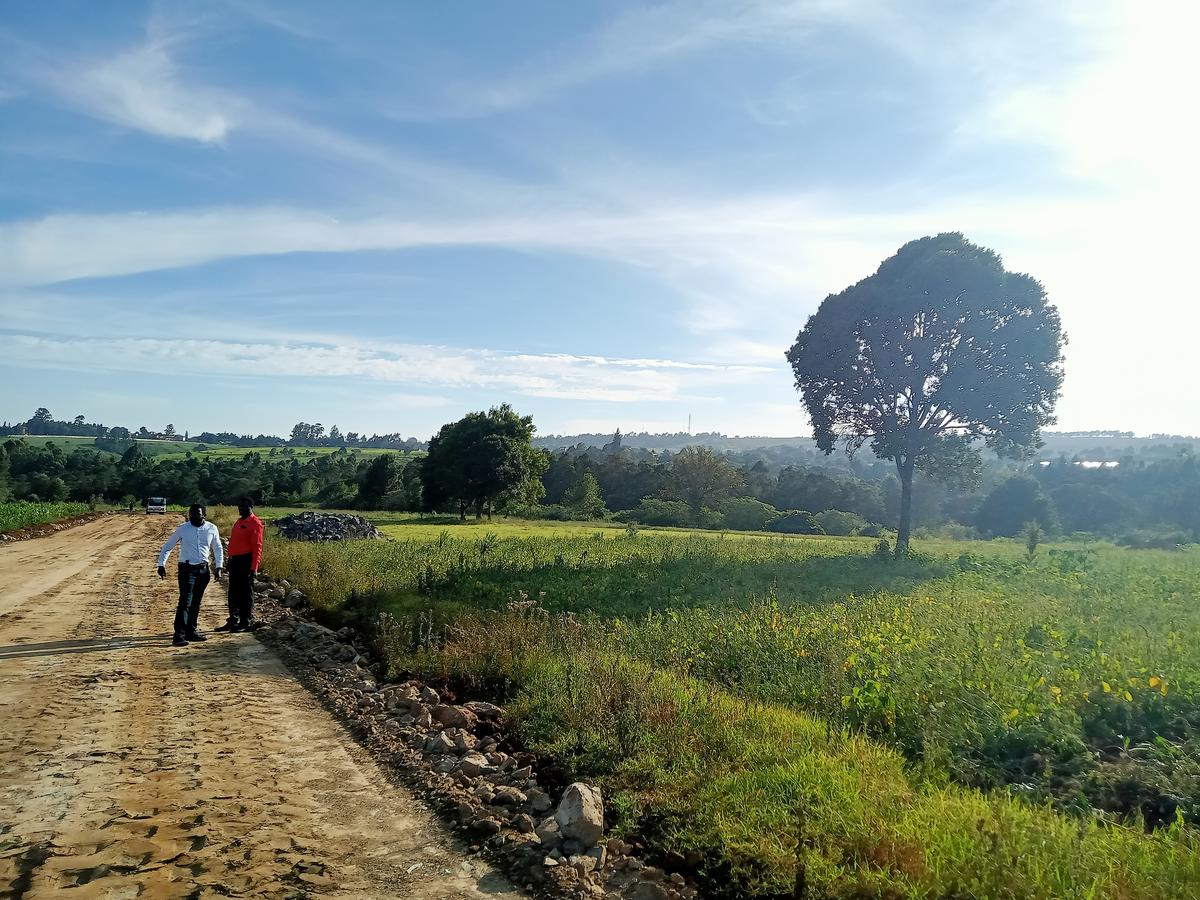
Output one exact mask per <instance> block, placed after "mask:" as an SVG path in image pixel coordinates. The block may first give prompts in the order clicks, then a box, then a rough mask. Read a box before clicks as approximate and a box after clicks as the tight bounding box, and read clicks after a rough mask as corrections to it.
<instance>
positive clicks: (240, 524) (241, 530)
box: [229, 513, 263, 572]
mask: <svg viewBox="0 0 1200 900" xmlns="http://www.w3.org/2000/svg"><path fill="white" fill-rule="evenodd" d="M262 541H263V523H262V519H260V518H259V517H258V516H256V515H255V514H254V513H250V515H248V516H246V518H244V519H238V520H237V521H236V522H234V523H233V530H232V531H231V532H230V533H229V555H230V556H241V555H242V554H243V553H253V554H254V561H253V562H252V563H251V564H250V568H251V569H253V570H254V571H255V572H257V571H258V564H259V563H260V562H262Z"/></svg>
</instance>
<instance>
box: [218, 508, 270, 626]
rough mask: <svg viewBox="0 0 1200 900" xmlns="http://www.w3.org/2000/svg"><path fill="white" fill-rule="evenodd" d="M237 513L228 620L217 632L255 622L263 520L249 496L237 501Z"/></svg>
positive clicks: (229, 564) (232, 537)
mask: <svg viewBox="0 0 1200 900" xmlns="http://www.w3.org/2000/svg"><path fill="white" fill-rule="evenodd" d="M238 514H239V515H240V516H241V518H240V519H238V520H237V521H236V522H234V523H233V530H232V531H231V532H230V534H229V559H228V561H227V562H226V569H225V571H226V572H228V574H229V620H228V621H227V622H226V623H225V624H224V625H222V626H220V627H219V628H216V629H215V630H216V631H249V630H250V629H251V628H252V627H253V626H254V625H255V624H256V623H255V622H254V618H253V614H254V576H255V575H257V574H258V564H259V563H260V562H262V546H263V523H262V519H260V518H259V517H258V516H256V515H255V514H254V504H253V503H251V502H250V498H249V497H243V498H242V499H241V500H239V501H238Z"/></svg>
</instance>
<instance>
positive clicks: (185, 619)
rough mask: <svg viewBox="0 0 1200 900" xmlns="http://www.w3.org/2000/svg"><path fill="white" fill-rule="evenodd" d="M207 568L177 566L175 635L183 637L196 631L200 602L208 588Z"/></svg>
mask: <svg viewBox="0 0 1200 900" xmlns="http://www.w3.org/2000/svg"><path fill="white" fill-rule="evenodd" d="M208 578H209V575H208V566H207V565H203V564H202V565H191V564H190V563H180V564H179V605H178V606H177V607H175V634H176V636H185V635H188V634H192V633H193V632H195V630H196V623H197V622H198V621H199V620H200V600H201V599H202V598H203V597H204V589H205V588H206V587H208Z"/></svg>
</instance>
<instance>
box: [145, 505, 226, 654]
mask: <svg viewBox="0 0 1200 900" xmlns="http://www.w3.org/2000/svg"><path fill="white" fill-rule="evenodd" d="M176 544H178V545H179V606H177V607H176V609H175V639H174V640H173V641H172V642H171V643H172V644H174V645H175V646H176V647H186V646H187V645H188V641H206V640H208V638H206V637H205V636H204V635H202V634H201V633H200V632H199V631H197V630H196V623H197V621H198V620H199V618H200V600H201V598H202V597H203V596H204V589H205V588H206V587H208V580H209V574H208V564H209V554H210V553H211V554H212V562H213V568H214V569H216V575H217V580H218V581H219V580H220V579H221V567H222V566H223V565H224V564H225V548H224V547H222V546H221V535H220V533H219V532H218V531H217V526H216V525H214V524H213V523H212V522H206V521H204V507H203V506H201V505H200V504H199V503H193V504H192V505H191V506H190V507H188V520H187V521H186V522H184V523H183V524H182V525H180V526H179V527H178V528H176V529H175V530H174V531H173V532H171V536H170V537H169V538H167V542H166V543H165V544H163V546H162V550H161V551H159V554H158V577H159V578H166V577H167V568H166V566H167V557H168V556H170V555H171V550H172V549H173V548H174V547H175V545H176Z"/></svg>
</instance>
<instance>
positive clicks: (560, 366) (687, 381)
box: [0, 333, 771, 406]
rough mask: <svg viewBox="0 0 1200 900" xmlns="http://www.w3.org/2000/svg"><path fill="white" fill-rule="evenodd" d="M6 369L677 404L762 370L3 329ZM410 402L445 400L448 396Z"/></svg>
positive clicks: (408, 347) (429, 348)
mask: <svg viewBox="0 0 1200 900" xmlns="http://www.w3.org/2000/svg"><path fill="white" fill-rule="evenodd" d="M0 358H3V359H4V360H5V362H6V363H9V364H18V365H28V366H48V367H53V368H66V369H82V370H102V371H103V370H108V371H122V372H137V373H143V374H153V375H182V374H197V375H199V374H211V373H212V371H213V368H212V367H213V364H214V361H217V360H219V361H220V362H221V363H222V365H223V366H225V369H224V371H226V372H228V371H231V370H232V371H235V372H237V373H239V374H242V375H246V376H252V377H260V378H261V377H266V378H332V379H341V378H347V379H358V380H363V381H368V382H377V383H390V384H404V385H408V386H410V387H416V388H441V389H487V390H497V391H504V392H512V393H515V394H519V395H523V396H526V397H540V398H546V399H554V400H578V401H603V402H612V403H629V402H652V403H664V402H666V403H669V402H678V401H679V400H681V399H685V398H687V397H689V396H693V395H694V394H691V393H689V392H697V391H699V392H703V391H706V390H708V391H711V390H713V389H714V388H715V387H716V386H718V385H729V384H744V383H747V382H750V381H753V380H754V379H756V378H759V377H761V376H762V375H764V374H767V373H770V372H771V370H769V369H766V368H762V367H757V366H739V365H718V364H705V363H692V362H681V361H677V360H657V359H626V358H608V357H600V356H575V355H569V354H528V353H512V352H504V351H497V350H478V349H465V348H452V347H439V346H433V345H426V344H365V343H358V344H350V343H346V344H330V343H326V344H317V343H307V344H301V343H297V342H266V341H259V342H232V341H218V340H189V339H154V338H64V337H46V336H41V335H34V334H22V333H8V334H4V333H0ZM418 398H419V395H409V404H410V405H416V406H419V405H421V404H422V402H427V403H428V405H430V406H440V405H444V404H445V402H446V401H445V400H444V398H441V397H430V398H429V399H428V400H427V401H422V400H420V399H418Z"/></svg>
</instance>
